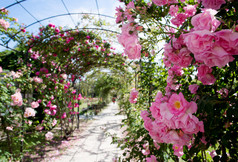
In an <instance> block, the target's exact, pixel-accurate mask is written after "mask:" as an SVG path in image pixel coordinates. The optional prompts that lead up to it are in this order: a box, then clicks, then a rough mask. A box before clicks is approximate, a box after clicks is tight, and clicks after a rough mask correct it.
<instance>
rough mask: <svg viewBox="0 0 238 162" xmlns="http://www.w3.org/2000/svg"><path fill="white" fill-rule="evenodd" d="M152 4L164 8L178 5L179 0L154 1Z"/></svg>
mask: <svg viewBox="0 0 238 162" xmlns="http://www.w3.org/2000/svg"><path fill="white" fill-rule="evenodd" d="M152 2H153V3H154V4H156V5H157V6H164V5H166V4H168V5H169V4H171V3H178V0H152Z"/></svg>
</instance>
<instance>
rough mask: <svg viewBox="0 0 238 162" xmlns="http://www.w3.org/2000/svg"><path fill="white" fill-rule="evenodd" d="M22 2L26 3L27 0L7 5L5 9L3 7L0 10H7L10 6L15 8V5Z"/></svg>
mask: <svg viewBox="0 0 238 162" xmlns="http://www.w3.org/2000/svg"><path fill="white" fill-rule="evenodd" d="M24 1H27V0H21V1H19V2H15V3H12V4H10V5H8V6H7V7H4V8H3V9H1V10H4V9H8V8H10V7H12V6H15V5H17V4H19V3H22V2H24Z"/></svg>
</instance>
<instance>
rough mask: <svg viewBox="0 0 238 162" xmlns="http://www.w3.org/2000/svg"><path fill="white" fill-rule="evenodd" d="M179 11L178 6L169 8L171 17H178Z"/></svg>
mask: <svg viewBox="0 0 238 162" xmlns="http://www.w3.org/2000/svg"><path fill="white" fill-rule="evenodd" d="M178 11H179V8H178V6H175V5H171V6H170V8H169V14H170V15H171V16H176V15H177V13H178Z"/></svg>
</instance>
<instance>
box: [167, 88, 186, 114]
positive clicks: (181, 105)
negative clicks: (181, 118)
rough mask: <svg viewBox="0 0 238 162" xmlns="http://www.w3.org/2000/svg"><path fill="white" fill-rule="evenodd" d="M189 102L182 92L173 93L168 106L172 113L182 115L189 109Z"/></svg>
mask: <svg viewBox="0 0 238 162" xmlns="http://www.w3.org/2000/svg"><path fill="white" fill-rule="evenodd" d="M188 106H189V102H188V101H186V100H185V98H184V96H183V94H182V93H181V92H180V93H179V94H178V95H177V94H172V96H171V97H170V98H169V102H168V108H169V110H170V112H171V113H172V114H175V115H182V114H184V113H185V112H186V110H187V109H188Z"/></svg>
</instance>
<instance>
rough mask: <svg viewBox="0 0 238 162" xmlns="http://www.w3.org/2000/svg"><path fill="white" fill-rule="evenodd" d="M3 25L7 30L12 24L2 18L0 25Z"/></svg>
mask: <svg viewBox="0 0 238 162" xmlns="http://www.w3.org/2000/svg"><path fill="white" fill-rule="evenodd" d="M1 26H2V27H3V28H4V29H5V30H7V28H9V26H10V24H9V22H7V21H5V20H3V19H0V27H1Z"/></svg>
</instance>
